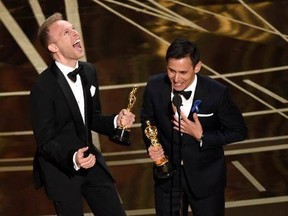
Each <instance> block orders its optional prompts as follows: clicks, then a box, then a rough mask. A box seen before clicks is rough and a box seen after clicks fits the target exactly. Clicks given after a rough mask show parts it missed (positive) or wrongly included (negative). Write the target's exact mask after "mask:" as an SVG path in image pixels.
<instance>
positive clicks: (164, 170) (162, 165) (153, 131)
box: [144, 120, 175, 179]
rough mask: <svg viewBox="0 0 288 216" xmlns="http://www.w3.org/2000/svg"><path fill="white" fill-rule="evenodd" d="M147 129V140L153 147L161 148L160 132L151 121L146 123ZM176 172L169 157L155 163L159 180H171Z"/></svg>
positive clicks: (155, 171) (155, 172)
mask: <svg viewBox="0 0 288 216" xmlns="http://www.w3.org/2000/svg"><path fill="white" fill-rule="evenodd" d="M146 125H147V127H146V128H145V130H144V133H145V135H146V137H147V138H149V140H150V142H151V145H152V146H154V147H157V146H161V144H160V143H159V140H158V137H157V135H158V131H157V127H156V126H152V125H151V123H150V121H149V120H148V121H146ZM174 172H175V171H174V170H173V168H172V166H171V164H170V162H169V160H168V158H167V157H165V156H164V157H163V158H161V159H159V160H158V161H155V169H154V174H155V176H156V177H157V178H161V179H164V178H169V177H170V176H172V175H173V174H174Z"/></svg>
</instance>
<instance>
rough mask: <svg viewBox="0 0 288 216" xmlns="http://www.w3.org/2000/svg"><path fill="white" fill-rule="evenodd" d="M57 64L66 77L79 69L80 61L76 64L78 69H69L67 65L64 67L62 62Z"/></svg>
mask: <svg viewBox="0 0 288 216" xmlns="http://www.w3.org/2000/svg"><path fill="white" fill-rule="evenodd" d="M55 64H56V65H57V67H58V68H59V69H60V71H61V72H62V73H63V74H64V75H67V74H68V73H69V72H71V71H73V70H75V69H76V68H78V66H79V64H78V61H77V63H76V67H75V68H73V67H69V66H67V65H64V64H62V63H60V62H57V61H55Z"/></svg>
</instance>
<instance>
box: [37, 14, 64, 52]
mask: <svg viewBox="0 0 288 216" xmlns="http://www.w3.org/2000/svg"><path fill="white" fill-rule="evenodd" d="M58 20H63V16H62V14H61V13H58V12H56V13H54V14H52V15H51V16H49V17H48V18H47V19H46V20H45V22H44V23H43V24H42V25H41V26H40V27H39V29H38V38H39V40H40V43H41V45H42V46H43V47H44V48H46V49H47V47H48V42H49V27H50V26H51V25H52V24H53V23H54V22H56V21H58Z"/></svg>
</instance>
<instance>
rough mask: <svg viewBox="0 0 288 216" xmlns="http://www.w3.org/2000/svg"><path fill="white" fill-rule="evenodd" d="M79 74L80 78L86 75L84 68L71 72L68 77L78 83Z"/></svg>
mask: <svg viewBox="0 0 288 216" xmlns="http://www.w3.org/2000/svg"><path fill="white" fill-rule="evenodd" d="M77 74H79V75H80V76H82V75H83V74H84V73H83V70H82V67H80V66H79V67H78V68H76V69H75V70H74V71H72V72H70V73H68V74H67V76H68V77H69V79H71V80H72V81H73V82H76V80H77V77H76V76H77Z"/></svg>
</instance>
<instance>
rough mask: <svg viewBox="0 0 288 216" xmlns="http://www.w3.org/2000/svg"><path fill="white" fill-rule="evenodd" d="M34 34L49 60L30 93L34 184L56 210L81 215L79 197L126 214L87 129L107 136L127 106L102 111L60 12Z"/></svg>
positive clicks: (90, 70) (99, 210) (92, 73)
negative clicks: (114, 112)
mask: <svg viewBox="0 0 288 216" xmlns="http://www.w3.org/2000/svg"><path fill="white" fill-rule="evenodd" d="M38 34H39V39H40V42H41V43H42V45H43V46H44V47H45V48H46V49H47V50H48V51H49V52H50V54H51V56H52V58H53V60H54V61H53V63H52V64H51V65H50V66H49V67H48V68H47V69H46V70H44V71H43V72H42V73H41V75H40V76H39V77H38V79H37V81H36V83H35V85H34V87H33V89H32V90H31V94H30V99H31V118H32V127H33V133H34V136H35V139H36V144H37V150H36V153H35V158H34V169H33V175H34V182H35V186H36V188H39V187H41V186H44V187H45V190H46V193H47V195H48V197H49V198H50V199H51V200H52V202H53V204H54V207H55V210H56V212H57V215H61V216H80V215H83V206H82V197H83V198H84V199H85V200H86V201H87V203H88V205H89V207H90V208H91V211H92V212H93V213H94V214H95V215H97V216H98V215H99V216H100V215H101V216H123V215H126V214H125V211H124V209H123V207H122V205H121V202H120V199H119V196H118V193H117V190H116V188H115V181H114V179H113V177H112V176H111V174H110V172H109V171H108V168H107V166H106V164H105V161H104V158H103V156H102V155H101V153H100V151H99V150H98V149H97V148H96V147H95V146H94V145H93V143H92V135H91V130H93V131H96V132H98V133H101V134H104V135H107V136H111V135H112V134H113V131H114V129H115V128H116V127H117V126H127V127H130V126H131V125H132V123H133V122H134V120H135V115H134V114H133V113H131V112H130V111H128V110H126V109H123V110H121V111H120V112H119V114H118V115H104V114H102V113H101V105H100V99H99V85H98V80H97V74H96V70H95V68H94V66H93V65H92V64H91V63H87V62H81V61H78V59H80V58H81V57H83V55H84V51H83V49H82V47H81V41H80V36H79V33H78V32H77V31H76V30H75V28H74V26H73V25H72V24H71V23H69V22H68V21H66V20H63V18H62V15H61V14H60V13H55V14H53V15H52V16H50V17H49V18H47V20H46V21H45V22H44V23H43V24H42V26H41V27H40V28H39V32H38ZM74 69H76V70H74ZM70 72H72V73H70Z"/></svg>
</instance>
